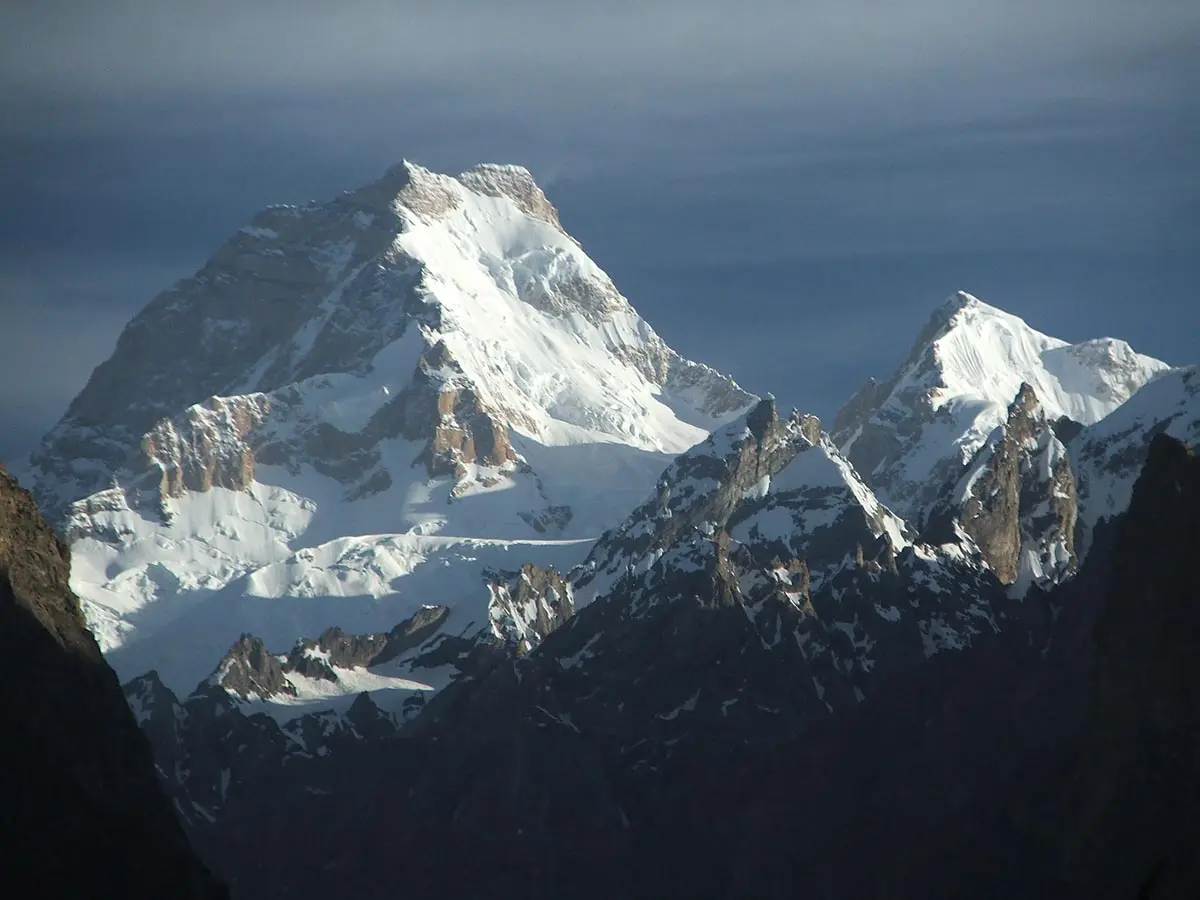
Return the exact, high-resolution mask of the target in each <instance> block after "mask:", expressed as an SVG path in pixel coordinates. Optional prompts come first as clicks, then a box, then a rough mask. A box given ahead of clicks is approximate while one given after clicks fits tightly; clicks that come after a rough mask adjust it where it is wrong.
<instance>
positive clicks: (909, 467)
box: [834, 291, 1169, 526]
mask: <svg viewBox="0 0 1200 900" xmlns="http://www.w3.org/2000/svg"><path fill="white" fill-rule="evenodd" d="M1168 368H1169V366H1167V364H1166V363H1163V362H1161V361H1159V360H1156V359H1152V358H1150V357H1147V356H1142V355H1140V354H1137V353H1134V352H1133V351H1132V350H1131V349H1129V347H1128V345H1127V344H1124V342H1116V341H1111V340H1108V339H1099V340H1092V341H1086V342H1084V343H1082V344H1068V343H1067V342H1066V341H1063V340H1060V339H1058V338H1055V337H1051V336H1049V335H1046V334H1042V333H1041V332H1040V331H1037V330H1036V329H1034V328H1032V327H1030V326H1029V325H1028V324H1027V323H1026V322H1025V321H1023V320H1022V319H1020V318H1018V317H1017V316H1014V315H1012V314H1010V313H1007V312H1005V311H1003V310H1002V309H999V308H997V307H994V306H990V305H988V304H987V303H984V302H982V301H981V300H979V299H978V298H976V297H974V296H972V295H971V294H967V293H966V292H962V291H960V292H958V293H956V294H954V295H953V296H951V297H950V298H948V299H947V300H946V301H945V302H944V303H943V304H942V305H941V306H939V307H938V308H937V309H936V310H935V311H934V313H933V315H932V316H931V318H930V319H929V321H928V322H927V323H926V325H925V327H924V328H923V329H922V330H921V333H920V334H919V335H918V336H917V340H916V342H915V343H914V345H913V349H912V352H911V353H910V354H909V356H908V358H907V359H905V361H904V362H903V363H902V364H901V366H900V368H899V369H897V370H896V372H895V373H894V374H893V375H892V377H891V378H890V379H888V380H887V381H886V382H883V383H876V382H870V383H868V384H867V385H866V386H865V387H864V388H863V389H862V390H860V391H859V392H858V394H857V395H855V397H854V398H852V400H851V401H850V402H849V403H848V404H846V406H844V407H843V408H842V410H840V411H839V413H838V415H837V418H836V419H835V427H834V437H835V439H836V440H837V442H838V444H839V446H840V447H841V448H842V451H843V452H844V453H846V454H847V455H848V456H849V457H850V460H851V462H853V463H854V466H855V468H857V469H858V471H859V472H861V473H862V474H863V476H864V477H865V478H867V479H868V481H869V482H870V483H871V485H872V487H874V488H875V490H876V492H877V493H878V494H879V495H880V499H881V500H883V501H884V502H885V503H887V504H888V505H889V506H891V507H892V508H893V509H895V510H896V511H897V512H898V513H900V514H901V515H903V516H904V518H906V519H907V520H908V521H910V522H912V523H914V524H916V525H918V526H920V525H923V524H924V523H925V517H926V515H927V513H928V512H929V509H930V504H931V503H933V502H935V501H936V499H937V497H938V496H939V495H940V494H941V493H942V491H943V490H944V489H945V487H946V486H947V485H948V484H952V483H954V482H955V481H957V479H958V478H959V476H960V475H961V474H962V471H963V467H964V466H965V465H966V463H967V462H968V461H969V460H970V459H971V458H972V456H973V455H974V454H975V452H976V451H977V450H978V449H979V448H980V447H981V446H983V444H984V442H985V441H986V440H987V439H988V436H989V435H990V434H991V432H992V430H993V429H994V428H995V427H997V426H998V425H1000V424H1002V423H1003V422H1004V421H1005V419H1006V418H1007V415H1008V409H1009V405H1010V404H1011V403H1012V401H1013V398H1014V397H1015V396H1017V394H1018V392H1019V391H1020V390H1021V388H1022V385H1025V386H1027V387H1028V388H1029V389H1031V390H1032V391H1033V392H1034V393H1036V396H1037V400H1038V402H1039V403H1040V404H1041V406H1042V407H1043V409H1044V410H1045V411H1046V413H1047V415H1048V416H1049V417H1050V418H1051V419H1059V418H1061V417H1066V418H1068V419H1071V420H1073V421H1075V422H1079V423H1081V424H1084V425H1087V424H1091V423H1093V422H1097V421H1099V420H1100V419H1101V418H1103V417H1104V416H1106V415H1107V414H1108V413H1109V412H1111V411H1112V410H1114V409H1115V408H1116V407H1118V406H1119V405H1121V404H1122V403H1124V402H1125V401H1126V400H1127V399H1129V397H1131V396H1132V395H1133V394H1134V392H1136V391H1137V390H1138V389H1139V388H1140V387H1141V386H1142V385H1144V384H1146V383H1147V382H1148V381H1150V380H1152V379H1153V378H1155V377H1156V376H1157V375H1158V374H1160V373H1161V372H1163V371H1164V370H1166V369H1168ZM939 447H944V448H947V450H946V451H945V452H942V451H939V450H938V449H936V448H939Z"/></svg>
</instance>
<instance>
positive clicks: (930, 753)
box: [202, 436, 1200, 900]
mask: <svg viewBox="0 0 1200 900" xmlns="http://www.w3.org/2000/svg"><path fill="white" fill-rule="evenodd" d="M1197 510H1200V461H1197V458H1196V457H1195V456H1194V455H1193V454H1192V453H1191V452H1190V451H1188V450H1187V449H1186V448H1185V447H1184V446H1183V445H1182V444H1180V443H1179V442H1177V441H1174V440H1173V439H1171V438H1168V437H1165V436H1160V437H1158V438H1156V439H1155V440H1154V442H1153V444H1152V446H1151V448H1150V451H1149V454H1148V459H1147V462H1146V464H1145V467H1144V471H1143V473H1142V475H1141V477H1140V479H1139V480H1138V482H1137V485H1136V487H1135V489H1134V500H1133V503H1132V504H1131V506H1130V508H1129V511H1128V512H1127V513H1126V514H1125V515H1124V516H1123V517H1121V518H1120V519H1118V520H1117V521H1116V523H1115V524H1113V523H1102V524H1101V526H1100V527H1098V528H1097V531H1096V533H1095V536H1094V543H1093V550H1092V552H1091V554H1090V555H1089V557H1088V559H1087V561H1086V563H1085V565H1084V566H1083V567H1082V569H1081V571H1080V573H1079V574H1078V576H1077V577H1076V578H1074V579H1072V580H1071V581H1068V582H1066V583H1065V584H1063V585H1060V586H1058V587H1056V588H1054V589H1053V590H1052V591H1051V592H1049V593H1043V592H1039V591H1034V592H1033V593H1031V594H1030V595H1029V596H1028V597H1027V598H1026V600H1025V602H1024V605H1023V607H1022V610H1021V612H1020V615H1019V616H1015V617H1014V619H1015V620H1014V621H1012V622H1010V624H1009V626H1008V627H1006V628H1004V629H1002V630H1000V631H998V632H996V633H994V634H990V635H984V636H981V637H980V638H979V640H978V641H977V642H976V643H975V644H974V645H973V646H972V647H971V649H970V650H969V651H965V652H962V653H941V654H937V655H935V656H934V657H932V658H930V659H929V660H927V661H926V662H925V663H924V664H923V665H919V666H916V667H913V668H910V669H907V670H905V671H902V672H900V673H898V674H896V675H894V676H893V677H891V678H889V679H886V680H884V681H882V682H881V683H880V685H879V686H878V687H877V688H876V690H875V691H874V692H873V693H872V694H871V695H869V696H868V697H866V698H865V700H863V701H862V702H861V703H859V704H857V705H852V706H849V707H846V708H844V709H839V711H838V714H837V715H836V716H828V717H824V718H813V719H812V720H810V721H809V723H808V725H807V726H806V728H805V729H804V730H803V732H802V733H800V734H797V735H794V736H785V737H779V736H778V735H776V736H774V737H770V738H769V739H760V740H755V739H754V736H753V734H752V733H750V732H748V731H746V730H745V729H739V728H738V726H737V725H736V723H735V724H732V725H731V724H729V723H725V722H722V718H723V717H718V718H713V717H711V716H709V715H706V714H704V704H703V702H702V701H701V702H697V703H693V704H692V706H691V708H688V706H687V704H686V703H685V704H684V706H683V707H681V708H680V709H679V710H677V711H676V712H675V714H674V715H673V716H671V715H668V716H665V717H664V716H657V717H654V716H652V717H650V720H644V719H639V718H638V712H637V711H638V710H639V709H641V708H643V707H645V706H646V705H647V704H648V702H649V700H648V699H647V698H648V697H652V696H654V695H655V694H656V692H660V687H659V685H657V684H656V682H655V679H654V678H649V679H642V680H639V678H638V677H637V673H636V672H635V671H632V669H631V670H630V671H625V670H622V669H621V668H620V666H619V665H618V663H616V662H614V663H613V664H612V665H611V666H610V667H609V669H608V671H607V672H606V673H604V674H603V677H601V679H600V681H599V682H597V683H596V684H594V685H593V686H592V689H599V690H602V691H607V692H608V693H610V694H611V697H610V703H609V705H610V707H611V709H612V710H613V714H612V716H611V717H610V718H609V719H608V720H607V722H603V721H602V720H600V719H598V718H597V717H595V716H594V715H591V714H588V713H587V706H586V704H585V703H584V702H583V700H584V699H585V698H586V697H587V691H583V690H582V686H581V685H580V684H577V683H576V681H577V679H573V677H572V671H571V670H570V669H568V670H561V668H560V667H557V666H556V665H552V664H547V665H545V666H540V664H539V662H538V661H539V660H542V659H549V660H553V659H554V654H555V649H556V645H557V644H558V643H560V642H566V641H573V640H577V638H572V637H571V635H570V631H571V629H564V630H562V631H560V632H555V633H554V634H551V635H550V636H549V637H548V638H547V639H546V641H545V642H544V643H543V645H542V646H541V647H540V648H539V650H538V652H537V653H535V654H533V655H532V656H531V658H530V659H528V660H527V661H525V662H524V663H523V664H522V666H518V667H517V668H516V669H515V670H514V668H513V667H512V666H510V665H508V664H503V665H499V666H497V667H496V668H495V669H494V670H493V671H492V672H491V674H485V675H483V676H482V677H480V678H478V679H468V680H466V681H465V682H463V683H462V684H459V685H456V686H455V687H453V688H452V689H450V690H448V691H446V692H445V693H444V694H442V695H441V696H440V697H439V699H438V704H437V705H438V709H437V714H436V715H427V716H424V717H422V718H421V719H418V720H417V722H416V723H414V725H420V726H421V727H418V728H409V729H407V730H405V731H403V732H401V733H400V735H399V736H393V737H389V738H385V739H381V740H375V741H362V742H353V743H350V744H347V745H345V746H344V747H343V748H339V751H338V753H336V754H332V755H330V756H328V757H319V756H314V757H312V758H309V759H298V760H296V761H295V762H294V763H293V764H291V765H289V767H287V769H286V770H282V771H280V772H278V773H275V774H273V775H272V776H271V777H269V778H268V777H264V778H262V779H261V780H259V781H257V782H256V783H254V784H251V785H248V786H247V787H246V788H245V790H243V791H242V792H241V793H240V794H239V795H238V796H237V797H236V798H234V799H233V800H232V802H231V803H230V804H229V805H227V806H226V808H225V812H224V815H223V817H222V820H221V824H220V827H219V828H214V829H208V830H206V831H202V840H203V841H204V846H205V847H206V852H208V853H209V854H210V855H211V859H212V860H213V862H214V864H215V865H217V867H218V868H219V869H220V870H221V871H222V872H223V873H225V874H227V875H228V876H229V877H230V879H231V880H232V881H233V883H234V885H235V890H236V891H237V893H238V894H240V895H242V896H255V895H260V894H262V893H269V894H270V895H272V896H281V897H328V896H331V895H333V894H335V893H337V894H342V895H359V894H362V893H377V892H379V891H383V890H388V891H391V892H392V893H393V894H394V895H395V896H401V897H414V898H423V897H431V898H432V897H444V896H471V897H480V898H493V897H494V898H501V897H511V896H516V895H520V896H522V897H547V898H549V897H556V896H563V895H565V894H567V893H569V894H570V895H571V896H574V897H585V898H615V897H647V898H649V897H659V896H687V897H697V898H714V900H716V898H721V900H728V898H751V897H753V898H773V897H778V898H784V897H788V898H790V897H796V896H814V897H834V898H860V897H881V896H887V897H901V898H908V897H911V898H928V897H945V898H952V897H963V896H973V897H985V898H996V900H1000V898H1010V897H1027V896H1046V895H1047V892H1050V893H1051V894H1052V895H1053V896H1056V897H1065V898H1069V900H1075V898H1078V900H1084V898H1094V897H1113V898H1117V897H1135V896H1146V897H1153V898H1185V897H1193V896H1195V895H1196V894H1195V891H1196V889H1197V887H1198V886H1200V873H1198V872H1197V870H1196V865H1195V862H1194V860H1195V859H1196V856H1197V851H1200V832H1198V831H1197V828H1196V821H1197V819H1196V815H1195V810H1196V809H1197V808H1200V807H1198V806H1197V803H1196V802H1195V801H1196V800H1197V798H1196V796H1195V794H1196V790H1197V788H1196V785H1198V784H1200V771H1198V760H1200V755H1198V754H1197V752H1196V750H1197V748H1196V738H1195V735H1194V730H1195V729H1194V728H1192V727H1191V725H1192V723H1194V722H1195V721H1196V710H1197V707H1196V690H1195V683H1194V679H1193V678H1192V677H1191V672H1192V666H1193V665H1194V659H1195V658H1196V654H1197V653H1198V652H1200V630H1198V629H1197V622H1196V615H1197V608H1198V607H1197V602H1198V599H1200V589H1198V588H1200V586H1198V585H1197V581H1196V574H1195V568H1194V566H1192V565H1191V562H1190V559H1189V556H1188V553H1187V548H1188V547H1190V546H1194V543H1195V540H1196V538H1197V536H1198V535H1200V522H1198V521H1197ZM698 583H699V582H698ZM718 586H719V585H718ZM580 621H581V622H583V621H584V620H582V619H581V620H580ZM730 624H731V620H730V619H729V618H728V617H724V616H721V615H713V616H711V617H706V616H697V617H696V621H695V622H694V623H693V634H692V643H693V644H694V643H695V642H696V641H700V643H701V644H703V643H704V642H703V641H701V640H700V638H701V637H702V634H703V632H705V631H709V632H710V633H711V636H710V637H711V640H712V641H716V640H718V638H717V636H716V635H717V633H718V632H720V633H721V634H723V635H725V636H724V637H721V638H720V641H721V642H722V643H723V644H724V645H726V651H727V652H723V653H721V654H720V655H719V657H717V658H715V659H713V660H710V661H709V662H708V663H707V665H710V666H713V667H720V668H721V669H723V670H725V671H724V673H723V675H722V676H721V678H723V679H729V680H732V681H740V682H741V683H742V684H743V685H744V686H745V689H746V691H747V693H748V694H749V695H750V696H756V695H769V692H768V691H767V685H765V684H764V683H761V682H763V680H764V679H777V678H778V677H780V672H779V671H776V670H771V669H764V668H763V667H762V666H761V664H760V662H761V661H760V660H759V659H758V657H757V656H756V655H755V654H753V653H742V652H739V651H738V648H737V646H730V645H729V644H730V639H729V638H728V629H729V627H730ZM648 627H653V626H648ZM663 637H664V640H665V639H667V635H666V634H665V633H664V635H663ZM752 637H753V636H752ZM754 639H756V638H754ZM689 646H690V645H689ZM718 660H719V661H718ZM638 664H639V663H637V662H636V661H630V663H629V665H631V666H633V665H638ZM552 670H556V671H552ZM514 671H516V672H518V673H520V674H518V675H517V677H516V678H514ZM697 677H699V676H697ZM714 677H715V676H714ZM701 680H703V679H701ZM711 680H712V679H708V681H704V683H706V684H707V683H709V681H711ZM514 682H515V683H514ZM622 710H632V712H631V713H628V714H627V713H623V712H622ZM428 712H430V713H433V712H434V710H433V709H430V710H429V711H428ZM682 718H690V722H689V724H688V725H687V732H690V734H688V733H686V732H685V731H684V730H682V729H681V730H680V731H671V730H670V729H669V727H668V726H669V725H670V723H671V722H672V721H675V720H678V719H682ZM754 731H757V732H761V733H762V735H763V736H765V735H766V732H764V731H763V730H762V729H754ZM1139 891H1142V892H1143V893H1141V894H1139V893H1138V892H1139Z"/></svg>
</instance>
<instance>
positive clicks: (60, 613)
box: [0, 465, 227, 900]
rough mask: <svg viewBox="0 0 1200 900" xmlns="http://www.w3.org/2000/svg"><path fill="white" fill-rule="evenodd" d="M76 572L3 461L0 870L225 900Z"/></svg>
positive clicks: (139, 893)
mask: <svg viewBox="0 0 1200 900" xmlns="http://www.w3.org/2000/svg"><path fill="white" fill-rule="evenodd" d="M69 570H70V565H69V559H68V553H67V548H66V547H65V545H64V544H63V543H62V542H61V540H60V539H59V538H58V537H56V536H55V534H54V532H53V531H51V529H50V527H49V526H48V525H47V524H46V522H45V521H44V519H43V518H42V516H41V514H40V513H39V512H38V509H37V507H36V505H35V504H34V502H33V499H32V498H31V496H30V495H29V494H28V493H27V492H26V491H25V490H23V489H22V488H21V487H20V486H19V485H18V484H17V482H16V480H15V479H14V478H13V477H12V476H11V475H9V473H8V472H7V470H5V468H4V467H3V465H0V677H2V678H3V682H4V685H5V704H6V714H7V717H8V718H7V721H8V727H7V728H6V729H5V734H4V739H3V746H4V753H3V758H4V762H3V765H0V822H3V828H2V829H0V874H2V875H3V876H4V882H5V884H6V885H17V884H20V883H22V882H24V884H25V885H26V886H27V889H31V890H32V891H33V894H34V895H35V896H39V897H98V898H173V897H180V898H195V900H201V898H218V897H225V896H227V892H226V890H225V889H224V888H223V887H221V886H220V885H219V884H218V883H217V881H216V880H215V879H214V878H213V877H212V875H211V874H210V873H209V871H208V870H207V869H206V868H205V867H204V866H203V865H202V864H201V863H200V861H199V860H198V859H197V858H196V856H195V855H194V854H193V852H192V849H191V847H190V846H189V844H188V839H187V837H186V836H185V834H184V832H183V829H182V827H181V826H180V824H179V821H178V820H177V819H176V816H175V813H174V811H173V810H172V807H171V802H170V800H169V799H168V798H167V796H166V794H165V793H164V792H163V790H162V788H161V787H160V785H159V783H158V779H157V777H156V775H155V769H154V761H153V759H152V756H151V752H150V746H149V743H148V742H147V740H146V738H145V737H143V735H142V733H141V732H140V731H139V730H138V727H137V724H136V723H135V721H134V718H133V716H132V714H131V713H130V711H129V708H128V706H127V705H126V704H125V702H124V698H123V696H122V693H121V689H120V686H119V684H118V682H117V678H116V675H115V674H114V673H113V672H112V670H111V669H110V668H109V667H108V665H107V663H105V661H104V658H103V657H102V656H101V654H100V649H99V647H98V646H97V645H96V641H95V639H94V638H93V637H92V634H91V632H89V631H88V629H87V627H86V625H85V624H84V619H83V615H82V614H81V612H80V609H79V601H78V600H77V599H76V597H75V595H74V594H73V593H72V592H71V590H70V588H69V587H68V584H67V580H68V575H69Z"/></svg>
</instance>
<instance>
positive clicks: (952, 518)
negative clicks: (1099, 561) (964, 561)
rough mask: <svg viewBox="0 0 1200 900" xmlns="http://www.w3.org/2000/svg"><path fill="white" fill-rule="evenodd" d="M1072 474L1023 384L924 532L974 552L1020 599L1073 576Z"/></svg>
mask: <svg viewBox="0 0 1200 900" xmlns="http://www.w3.org/2000/svg"><path fill="white" fill-rule="evenodd" d="M1077 513H1078V506H1077V502H1076V483H1075V474H1074V472H1073V470H1072V469H1071V464H1070V461H1069V460H1068V458H1067V451H1066V447H1065V446H1064V445H1063V442H1062V441H1061V440H1060V439H1059V437H1058V435H1057V434H1056V433H1055V431H1054V423H1053V422H1052V421H1050V420H1049V419H1048V418H1047V416H1046V412H1045V410H1044V408H1043V407H1042V404H1041V401H1040V400H1039V399H1038V396H1037V394H1036V392H1035V391H1034V389H1033V388H1032V387H1030V386H1029V385H1028V384H1023V385H1021V389H1020V390H1019V391H1018V392H1017V396H1016V398H1015V399H1014V400H1013V402H1012V404H1011V405H1010V406H1009V408H1008V415H1007V417H1006V419H1005V422H1004V424H1002V425H999V426H997V427H996V429H995V430H994V431H993V432H992V434H991V435H990V436H989V437H988V439H987V441H986V442H985V443H984V445H983V446H982V447H980V448H979V450H978V451H977V452H976V453H975V456H974V457H973V458H972V459H971V461H970V463H969V464H968V465H967V468H966V471H965V472H964V474H963V476H962V477H961V478H960V479H959V481H958V483H957V484H955V485H954V487H953V489H952V491H951V492H950V493H949V495H948V496H947V497H945V498H944V500H943V501H942V503H940V504H939V505H938V506H937V507H935V510H934V512H933V514H932V515H931V517H930V519H931V522H930V528H929V529H928V532H929V533H930V534H931V535H936V536H938V537H941V538H943V539H946V540H953V539H955V538H957V539H958V540H960V541H965V542H966V543H967V545H968V546H969V547H972V548H973V549H975V550H977V551H978V552H979V555H980V557H981V559H982V560H983V561H984V562H985V563H986V564H987V565H988V566H989V567H990V568H991V569H992V571H994V572H995V573H996V577H997V578H999V579H1000V581H1002V582H1003V583H1005V584H1008V585H1013V588H1012V591H1013V593H1014V594H1015V595H1016V596H1022V595H1023V594H1024V593H1025V592H1026V591H1027V590H1028V588H1029V587H1030V586H1031V585H1034V584H1036V585H1038V586H1040V587H1048V586H1050V585H1052V584H1056V583H1058V582H1059V581H1062V580H1063V579H1065V578H1067V577H1069V576H1070V575H1072V574H1073V573H1074V572H1075V568H1076V563H1077V558H1076V554H1075V522H1076V516H1077Z"/></svg>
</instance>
